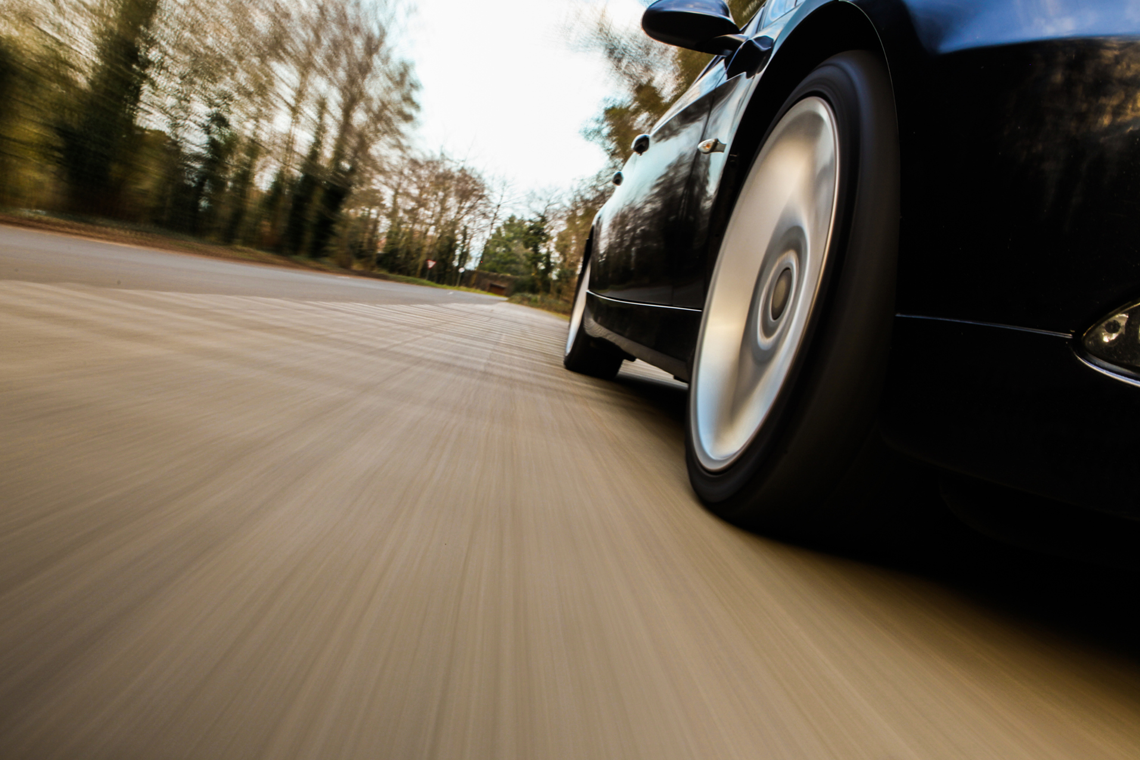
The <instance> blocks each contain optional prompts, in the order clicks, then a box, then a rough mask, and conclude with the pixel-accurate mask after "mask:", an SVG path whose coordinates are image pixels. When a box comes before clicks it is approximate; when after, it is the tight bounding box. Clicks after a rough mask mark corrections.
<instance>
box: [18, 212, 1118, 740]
mask: <svg viewBox="0 0 1140 760" xmlns="http://www.w3.org/2000/svg"><path fill="white" fill-rule="evenodd" d="M565 324H566V323H565V322H564V321H563V320H560V319H559V318H557V317H554V316H551V315H548V314H545V313H543V312H538V311H534V310H530V309H527V308H525V307H522V306H517V305H514V304H509V303H506V302H504V301H502V300H500V299H496V298H491V297H485V296H479V295H473V294H468V293H460V292H454V291H448V290H442V289H431V288H421V287H415V286H407V285H398V284H394V283H387V282H380V281H371V280H365V279H358V278H343V277H332V276H326V275H319V274H312V273H306V272H300V271H291V270H285V269H273V268H263V267H255V266H250V265H242V264H234V263H228V262H222V261H215V260H210V259H205V258H197V257H192V256H182V255H173V254H162V253H156V252H151V251H146V250H142V249H138V248H130V247H124V246H113V245H109V244H103V243H96V242H91V241H87V240H83V239H79V238H71V237H62V236H56V235H49V234H45V233H39V232H30V231H24V230H15V229H9V228H0V757H4V758H203V759H205V758H210V759H215V758H252V757H265V758H289V757H313V758H429V757H431V758H461V757H471V758H594V757H596V758H640V757H644V758H654V759H655V760H662V759H664V758H738V757H739V758H942V757H945V758H1002V759H1003V760H1010V759H1012V758H1034V759H1035V760H1041V759H1042V758H1130V757H1131V758H1134V757H1140V662H1138V657H1137V655H1138V653H1140V649H1138V646H1137V641H1140V639H1138V637H1137V636H1136V633H1137V627H1136V624H1135V623H1134V622H1132V621H1131V615H1130V614H1129V612H1130V611H1131V609H1130V608H1132V607H1134V606H1135V598H1136V597H1135V579H1134V578H1132V577H1129V576H1124V575H1121V574H1120V573H1117V572H1114V571H1108V570H1103V571H1102V570H1099V569H1095V568H1088V567H1084V566H1081V565H1077V564H1075V563H1068V562H1065V561H1062V560H1055V559H1050V558H1045V557H1037V556H1035V555H1031V554H1027V553H1024V552H1020V551H1018V550H1015V549H1011V548H1007V547H999V546H995V545H992V544H990V543H988V542H986V541H984V540H983V539H980V538H977V537H974V536H972V535H971V534H969V533H968V532H967V531H965V530H964V529H962V528H960V527H958V526H957V525H956V524H955V523H953V522H952V521H950V520H948V519H945V518H944V517H943V516H942V515H943V513H942V512H940V511H939V510H940V505H939V503H938V501H937V499H936V498H929V497H928V496H924V495H923V494H926V491H921V492H916V495H915V496H914V497H913V498H914V514H915V519H914V526H913V529H911V534H910V535H909V538H908V539H907V540H906V541H905V542H904V544H905V545H899V544H897V543H896V544H894V545H884V546H880V547H871V548H868V549H867V550H865V551H861V552H859V553H858V554H848V555H846V556H840V555H836V554H828V553H822V552H818V551H815V550H813V549H811V548H805V547H799V546H792V545H787V544H783V543H779V542H776V541H772V540H768V539H765V538H762V537H758V536H754V535H750V534H747V533H744V532H741V531H739V530H737V529H735V528H733V527H731V526H729V525H726V524H725V523H722V522H720V521H718V520H717V519H715V518H713V517H712V516H710V515H709V514H708V513H706V512H705V511H704V510H702V508H701V507H700V505H699V504H698V503H697V501H696V500H695V498H694V497H693V495H692V493H691V491H690V489H689V487H688V484H687V481H686V475H685V469H684V464H683V457H682V450H683V436H682V429H681V424H680V419H681V414H682V412H683V404H684V387H683V386H681V385H679V384H678V383H675V382H674V381H672V380H671V379H670V378H668V377H666V376H664V375H661V374H660V373H658V372H656V371H655V370H649V369H646V368H644V365H641V364H632V365H631V364H627V365H626V367H625V369H623V371H622V373H621V375H620V376H619V379H618V381H617V382H616V383H606V382H601V381H596V380H593V379H590V378H586V377H582V376H577V375H573V374H570V373H568V372H566V371H565V370H564V369H563V368H562V366H561V347H562V344H563V341H564V334H565V329H566V327H565Z"/></svg>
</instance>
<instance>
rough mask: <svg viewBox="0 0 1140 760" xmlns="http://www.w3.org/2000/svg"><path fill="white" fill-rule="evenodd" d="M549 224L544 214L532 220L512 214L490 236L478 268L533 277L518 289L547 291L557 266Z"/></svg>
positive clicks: (519, 285)
mask: <svg viewBox="0 0 1140 760" xmlns="http://www.w3.org/2000/svg"><path fill="white" fill-rule="evenodd" d="M548 223H549V222H548V220H547V218H546V214H545V213H540V214H537V215H535V216H533V217H531V218H529V219H526V218H523V217H518V216H515V215H513V214H512V215H511V216H510V217H508V218H507V220H506V221H505V222H503V223H502V224H500V225H499V226H498V228H496V229H495V231H494V232H492V233H491V236H490V237H489V238H488V239H487V243H486V245H484V246H483V255H482V256H481V257H480V259H479V269H480V270H482V271H484V272H495V273H497V274H509V275H514V276H516V277H526V278H530V279H529V280H528V281H527V282H525V283H519V284H518V285H516V289H521V290H533V291H534V292H548V291H549V290H550V278H551V275H552V274H553V268H554V265H553V256H552V251H551V250H550V247H549V246H548V245H547V243H548V242H549V240H550V232H549V231H548V230H547V225H548Z"/></svg>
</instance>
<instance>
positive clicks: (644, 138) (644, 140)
mask: <svg viewBox="0 0 1140 760" xmlns="http://www.w3.org/2000/svg"><path fill="white" fill-rule="evenodd" d="M647 150H649V135H638V136H637V137H635V138H634V139H633V152H634V153H636V154H637V155H639V156H640V155H641V154H642V153H644V152H645V151H647Z"/></svg>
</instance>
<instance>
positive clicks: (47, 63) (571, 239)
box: [0, 0, 760, 298]
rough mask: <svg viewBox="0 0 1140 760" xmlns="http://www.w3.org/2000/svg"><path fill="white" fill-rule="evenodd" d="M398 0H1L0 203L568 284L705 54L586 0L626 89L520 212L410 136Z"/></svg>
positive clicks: (412, 85)
mask: <svg viewBox="0 0 1140 760" xmlns="http://www.w3.org/2000/svg"><path fill="white" fill-rule="evenodd" d="M398 1H399V0H338V2H336V3H326V2H321V0H51V2H45V1H44V0H0V207H5V208H20V209H36V210H43V211H47V212H52V213H56V214H62V215H71V216H80V217H100V218H105V219H109V220H114V221H116V222H120V223H126V224H135V225H145V226H152V227H161V228H163V229H166V230H169V231H172V232H175V233H179V234H185V235H191V236H195V237H199V238H203V239H206V240H210V241H213V242H217V243H221V244H235V245H244V246H251V247H256V248H259V249H262V250H268V251H273V252H276V253H279V254H282V255H290V256H306V257H314V258H319V257H328V258H331V259H332V260H334V261H335V262H336V263H337V264H339V265H341V266H346V267H348V266H352V267H357V268H365V269H382V270H386V271H389V272H394V273H399V274H405V275H412V276H417V277H427V278H429V279H432V280H435V281H439V282H449V283H455V282H458V281H459V278H460V273H461V271H462V270H464V269H469V268H472V267H473V266H478V267H479V268H480V269H483V270H485V271H489V272H498V273H503V274H509V275H512V276H513V277H515V278H517V280H516V284H517V286H518V287H519V288H520V289H523V290H528V291H531V292H535V293H549V294H552V295H554V296H555V297H562V298H568V297H569V296H570V295H571V294H572V292H573V290H572V289H573V285H574V279H575V277H576V274H577V270H578V267H579V263H580V261H581V254H582V250H583V248H584V245H585V242H586V237H587V235H588V234H589V229H590V224H591V222H592V220H593V217H594V214H595V213H596V212H597V210H598V209H599V208H600V207H601V204H602V203H604V201H605V199H606V198H607V197H608V195H609V192H610V191H611V189H612V187H611V185H610V184H609V176H610V175H611V174H612V172H613V171H614V170H615V169H616V168H618V167H619V166H620V164H621V163H622V161H624V159H625V158H626V155H627V153H628V150H629V145H630V143H631V142H632V140H633V137H634V136H636V135H637V134H639V133H641V132H644V131H648V130H649V128H650V127H651V125H652V123H653V122H654V121H655V120H656V119H657V118H658V117H659V116H660V115H661V113H662V112H663V111H664V110H665V108H666V107H667V106H668V104H669V102H671V100H672V99H673V98H674V97H676V96H677V95H679V94H680V93H681V92H682V91H683V90H684V89H685V88H686V87H687V86H688V84H689V83H690V82H691V81H692V80H693V79H694V78H695V77H696V75H697V73H698V72H699V71H700V69H701V68H702V67H703V66H704V64H705V62H706V61H707V56H704V55H701V54H697V53H692V52H689V51H681V50H679V49H677V48H670V47H668V46H665V45H661V44H659V43H656V42H653V41H652V40H649V39H648V38H647V37H645V36H644V35H643V34H641V33H640V30H637V29H630V28H621V27H618V26H617V25H615V24H614V23H613V22H612V21H611V19H610V18H609V16H608V15H607V14H606V13H605V10H604V7H603V8H602V9H601V10H598V7H599V6H596V5H586V6H583V8H584V9H585V10H584V11H583V13H585V14H587V15H581V16H579V17H577V18H576V20H575V21H574V22H573V25H572V29H570V30H569V31H570V33H571V35H572V36H573V38H574V39H575V40H576V42H577V44H578V45H579V46H580V47H581V48H584V49H588V50H592V51H595V52H600V53H601V54H602V55H603V56H604V57H605V60H606V61H607V63H608V64H609V70H610V72H611V74H612V77H613V80H614V83H615V84H616V85H617V86H618V91H619V93H620V94H619V95H618V96H616V97H615V98H613V99H612V100H611V101H609V102H607V103H606V104H605V105H604V107H603V109H602V111H601V113H600V114H599V115H598V117H597V118H596V119H595V120H594V121H593V122H592V123H591V124H590V125H589V126H588V127H587V128H586V129H585V134H586V136H587V137H588V138H589V139H591V140H593V141H594V142H596V143H597V144H598V145H600V146H601V147H602V148H603V149H604V150H605V151H606V154H607V156H608V157H609V164H608V165H607V166H606V167H605V168H604V169H603V170H602V171H600V172H599V173H598V174H597V175H596V176H594V177H591V178H590V179H588V180H586V181H584V182H582V183H581V184H580V185H579V186H578V187H576V188H574V189H572V191H571V192H569V193H567V194H564V195H563V196H562V197H561V198H547V199H546V200H544V201H542V202H532V203H530V204H529V206H530V208H531V211H530V212H529V213H526V214H520V213H517V211H518V206H519V203H518V202H517V199H513V198H510V197H509V188H508V187H507V186H505V185H504V184H502V183H495V182H493V181H491V180H489V179H488V178H487V177H486V176H484V175H483V174H481V173H480V172H478V171H477V170H475V169H473V168H472V167H470V166H466V165H464V164H463V163H462V162H458V161H455V160H453V159H450V158H448V157H447V156H445V155H442V154H439V155H427V156H424V155H417V154H415V153H414V152H411V151H409V150H407V149H406V147H405V145H406V142H407V140H406V138H407V135H408V132H409V130H410V128H411V126H412V124H413V121H414V119H415V117H416V114H417V111H418V104H417V95H418V91H419V83H418V81H417V79H416V76H415V72H414V70H413V68H412V66H411V64H410V63H409V62H407V61H405V60H403V59H401V58H400V57H399V55H398V54H397V52H396V50H395V47H394V45H393V41H394V40H395V39H397V38H398V36H399V33H400V31H401V28H402V25H403V24H404V23H405V22H406V16H405V13H404V12H403V10H402V6H400V5H397V3H398ZM730 4H731V5H732V6H733V10H734V12H735V14H736V17H737V19H738V20H741V19H744V18H747V17H748V16H750V15H751V13H753V12H754V10H755V8H757V7H759V5H760V3H759V2H757V1H756V0H736V1H735V2H733V3H730ZM504 209H509V210H512V211H514V212H515V213H504ZM476 260H478V263H477V264H476V263H475V262H476Z"/></svg>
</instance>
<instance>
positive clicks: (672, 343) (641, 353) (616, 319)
mask: <svg viewBox="0 0 1140 760" xmlns="http://www.w3.org/2000/svg"><path fill="white" fill-rule="evenodd" d="M583 321H584V324H585V326H586V334H587V335H589V336H590V337H591V338H600V339H602V340H605V341H609V342H610V343H613V344H614V345H615V346H617V347H618V348H620V349H621V350H622V351H625V352H626V353H628V354H631V355H632V356H635V357H637V358H638V359H641V360H642V361H644V362H647V363H649V364H652V365H654V366H655V367H660V368H661V369H663V370H665V371H666V372H668V373H670V374H672V375H673V376H674V377H676V378H677V379H678V380H683V381H685V382H688V381H689V378H690V376H691V370H692V365H693V349H694V348H695V347H696V345H697V336H698V335H699V333H700V329H701V312H699V311H697V310H695V309H682V308H678V307H674V306H659V305H654V304H642V303H632V302H630V301H619V300H617V299H614V298H606V297H605V296H599V295H598V294H597V293H588V294H587V295H586V315H585V319H584V320H583Z"/></svg>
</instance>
